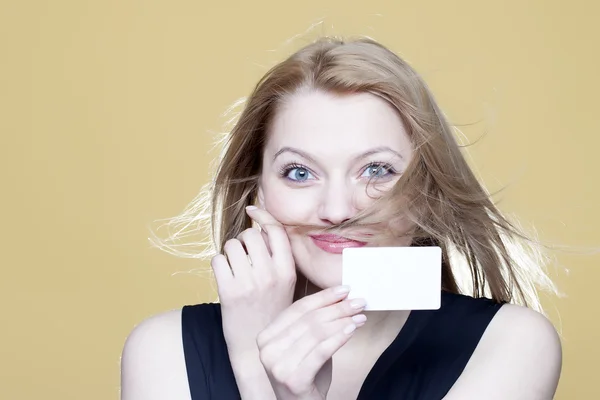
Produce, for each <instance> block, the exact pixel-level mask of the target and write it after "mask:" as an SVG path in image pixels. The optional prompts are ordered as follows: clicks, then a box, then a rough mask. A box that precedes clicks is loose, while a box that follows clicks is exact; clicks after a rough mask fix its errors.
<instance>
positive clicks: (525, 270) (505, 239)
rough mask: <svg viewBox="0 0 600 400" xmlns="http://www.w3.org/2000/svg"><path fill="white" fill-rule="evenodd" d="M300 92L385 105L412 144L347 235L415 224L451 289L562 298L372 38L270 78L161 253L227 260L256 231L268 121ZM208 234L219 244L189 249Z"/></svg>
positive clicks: (305, 56) (308, 52) (323, 42)
mask: <svg viewBox="0 0 600 400" xmlns="http://www.w3.org/2000/svg"><path fill="white" fill-rule="evenodd" d="M301 89H309V90H322V91H326V92H329V93H335V94H339V95H345V94H352V93H370V94H372V95H375V96H378V97H379V98H381V99H384V100H385V101H387V102H388V103H389V104H391V105H392V106H393V107H394V108H395V109H396V110H397V111H398V114H399V115H400V117H401V118H402V120H403V122H404V124H405V126H406V129H407V132H408V134H409V137H410V139H411V141H412V143H413V146H414V153H413V157H412V161H411V162H410V164H409V166H408V167H407V169H406V170H405V171H404V173H403V175H402V176H401V177H400V179H399V180H398V182H397V183H396V185H395V186H394V188H393V189H392V190H391V191H389V192H388V193H385V194H384V195H383V196H382V197H381V198H379V199H378V200H377V201H376V203H375V204H374V205H373V207H370V208H369V209H367V210H365V211H364V212H361V213H360V214H359V215H357V216H356V217H355V218H352V219H351V220H350V221H347V222H345V223H344V224H342V226H341V227H347V226H352V225H357V224H370V223H377V222H378V221H393V220H394V219H397V218H408V219H409V220H410V221H411V222H412V224H413V226H414V227H415V228H414V229H413V230H412V231H411V233H410V234H411V236H412V237H413V238H414V239H413V245H414V246H423V245H433V246H440V247H441V248H442V252H443V276H442V285H443V288H444V290H447V291H450V292H454V293H464V294H469V295H472V296H474V297H482V296H485V297H491V298H492V299H494V300H495V301H498V302H512V303H517V304H522V305H526V306H529V307H531V308H533V309H536V310H538V311H542V307H541V305H540V301H539V297H538V292H537V290H538V289H544V290H549V291H551V292H554V293H556V288H555V286H554V284H553V283H552V281H551V280H550V279H549V277H548V275H547V273H546V271H545V264H546V262H547V259H546V258H545V256H544V253H543V252H542V251H541V246H540V245H538V244H537V242H536V241H535V240H534V239H533V238H532V237H530V236H529V237H528V236H527V235H524V234H523V233H522V232H523V230H522V229H521V228H520V227H518V226H516V224H515V223H514V222H510V221H509V220H508V219H507V218H506V217H505V216H504V215H503V214H502V213H501V212H500V211H499V210H498V208H497V207H496V206H495V204H494V203H493V201H492V199H491V196H490V195H489V193H488V192H487V191H486V190H485V189H484V188H483V187H482V185H481V184H480V183H479V181H478V180H477V178H476V177H475V175H474V174H473V172H472V171H471V169H470V168H469V165H468V164H467V162H466V160H465V158H464V156H463V154H462V152H461V148H460V146H459V145H458V143H457V141H456V139H455V137H454V131H453V129H452V128H451V126H450V125H449V123H448V122H447V121H446V118H445V116H444V115H443V113H442V112H441V111H440V109H439V107H438V105H437V104H436V101H435V100H434V98H433V95H432V93H431V91H430V90H429V88H428V87H427V85H426V84H425V82H424V81H423V80H422V79H421V77H420V76H419V75H418V74H417V72H416V71H415V70H414V69H413V68H411V67H410V66H409V65H408V64H407V63H406V62H405V61H403V60H402V59H401V58H400V57H398V56H397V55H396V54H394V53H393V52H392V51H390V50H389V49H388V48H386V47H385V46H383V45H382V44H380V43H378V42H376V41H374V40H371V39H365V38H361V39H355V40H351V41H346V40H343V39H338V38H331V37H325V38H321V39H319V40H316V41H314V42H313V43H311V44H309V45H307V46H305V47H303V48H302V49H300V50H299V51H297V52H296V53H294V54H293V55H291V56H290V57H289V58H287V59H286V60H284V61H283V62H281V63H279V64H277V65H276V66H275V67H273V68H272V69H271V70H270V71H268V72H267V73H266V74H265V75H264V77H263V78H262V79H261V80H260V81H259V82H258V84H257V85H256V87H255V89H254V91H253V92H252V94H251V95H250V96H249V98H248V99H247V102H246V104H245V107H244V109H243V111H242V112H241V113H240V114H239V116H238V117H237V122H236V123H235V125H234V126H233V129H232V130H231V131H230V132H229V134H228V135H227V136H226V137H225V139H224V141H223V143H222V145H223V152H222V155H221V157H220V159H219V164H218V167H217V169H216V174H215V177H214V180H213V181H212V182H211V183H210V184H209V185H208V187H205V188H204V189H203V190H202V191H201V193H200V194H199V195H198V196H197V197H196V198H195V199H194V200H193V202H192V203H191V204H190V205H189V206H188V207H187V208H186V210H185V211H184V212H183V213H182V214H181V215H179V216H177V217H175V218H172V219H169V220H167V223H166V225H167V226H168V228H169V236H168V237H167V238H166V239H159V238H158V237H157V236H156V235H154V237H153V238H151V241H152V243H153V244H154V245H155V246H157V247H159V248H161V249H163V250H165V251H167V252H170V253H172V254H176V255H178V256H183V257H204V256H207V255H209V254H211V252H207V249H208V248H210V250H212V254H214V253H217V252H221V249H222V248H223V245H224V244H225V242H226V241H227V240H229V239H231V238H235V237H236V236H237V235H239V234H240V233H241V232H242V231H243V230H244V229H246V228H249V227H250V226H251V224H252V223H251V221H250V220H249V218H248V217H247V215H246V213H245V212H244V208H245V207H246V206H248V205H251V204H253V203H254V201H255V198H256V194H257V182H258V177H259V175H260V171H261V161H262V154H263V149H264V146H265V143H266V140H267V130H268V126H269V123H270V121H271V119H272V117H273V115H274V113H276V112H277V109H278V107H279V106H280V105H281V104H282V102H284V101H285V100H286V99H287V98H288V96H290V95H292V94H293V93H296V92H297V91H298V90H301ZM206 228H209V232H207V233H209V234H210V236H211V237H212V243H207V242H204V243H189V242H188V243H186V242H185V240H186V238H188V237H189V236H190V234H193V233H194V232H199V231H201V230H203V229H206ZM194 244H195V245H200V246H202V247H201V250H200V251H199V252H195V253H194V252H190V251H187V250H186V248H190V247H192V248H193V246H192V245H194ZM206 246H208V247H206ZM182 249H183V250H185V251H182Z"/></svg>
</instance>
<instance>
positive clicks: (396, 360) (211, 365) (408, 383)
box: [182, 292, 501, 400]
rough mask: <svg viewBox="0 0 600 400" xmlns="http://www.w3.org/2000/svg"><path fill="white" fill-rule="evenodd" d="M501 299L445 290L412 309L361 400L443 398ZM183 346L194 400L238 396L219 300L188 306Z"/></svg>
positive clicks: (364, 387) (369, 378) (367, 381)
mask: <svg viewBox="0 0 600 400" xmlns="http://www.w3.org/2000/svg"><path fill="white" fill-rule="evenodd" d="M500 307H501V304H498V303H495V302H493V301H492V300H489V299H486V298H480V299H474V298H472V297H468V296H463V295H457V294H450V293H446V292H443V293H442V306H441V308H440V309H439V310H432V311H430V310H427V311H422V310H419V311H412V312H411V313H410V315H409V317H408V319H407V321H406V323H405V324H404V327H403V328H402V330H401V331H400V333H399V334H398V336H397V337H396V338H395V339H394V341H393V342H392V343H391V344H390V346H389V347H388V348H387V349H386V350H385V351H384V352H383V353H382V354H381V356H380V357H379V359H378V360H377V362H376V363H375V365H374V366H373V369H371V371H370V372H369V374H368V375H367V378H366V379H365V381H364V383H363V385H362V388H361V390H360V393H359V395H358V400H367V399H377V400H385V399H403V400H413V399H414V400H417V399H418V400H440V399H442V398H443V397H444V396H445V395H446V394H447V393H448V391H449V390H450V388H452V385H454V383H455V382H456V380H457V379H458V377H459V376H460V374H461V373H462V371H463V369H464V368H465V366H466V364H467V362H468V361H469V358H471V355H472V354H473V351H474V350H475V347H476V346H477V344H478V343H479V340H480V339H481V336H482V335H483V333H484V332H485V330H486V328H487V326H488V324H489V323H490V321H491V320H492V318H493V317H494V315H495V314H496V312H497V311H498V310H499V309H500ZM182 329H183V334H182V336H183V338H182V339H183V350H184V354H185V362H186V368H187V374H188V382H189V385H190V391H191V394H192V400H209V399H211V400H212V399H214V400H230V399H232V400H233V399H240V398H241V397H240V394H239V391H238V389H237V385H236V382H235V377H234V375H233V370H232V368H231V364H230V362H229V356H228V353H227V346H226V344H225V338H224V337H223V329H222V326H221V307H220V305H219V304H212V303H211V304H198V305H192V306H190V305H188V306H184V307H183V310H182Z"/></svg>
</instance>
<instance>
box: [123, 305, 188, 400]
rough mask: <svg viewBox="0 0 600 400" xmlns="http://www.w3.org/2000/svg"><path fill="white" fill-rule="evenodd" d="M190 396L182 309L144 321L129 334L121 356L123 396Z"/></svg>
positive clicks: (132, 399)
mask: <svg viewBox="0 0 600 400" xmlns="http://www.w3.org/2000/svg"><path fill="white" fill-rule="evenodd" d="M167 398H172V399H191V395H190V391H189V385H188V381H187V372H186V367H185V358H184V353H183V342H182V336H181V310H180V309H179V310H173V311H168V312H165V313H161V314H158V315H155V316H153V317H150V318H148V319H146V320H144V321H142V322H141V323H140V324H139V325H137V326H136V327H135V328H134V329H133V330H132V331H131V333H130V334H129V336H128V337H127V340H126V341H125V345H124V347H123V355H122V357H121V399H122V400H138V399H140V400H141V399H144V400H153V399H167Z"/></svg>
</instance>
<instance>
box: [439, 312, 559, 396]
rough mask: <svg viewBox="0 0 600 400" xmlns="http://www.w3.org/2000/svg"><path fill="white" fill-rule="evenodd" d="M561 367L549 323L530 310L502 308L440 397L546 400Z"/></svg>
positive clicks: (557, 343)
mask: <svg viewBox="0 0 600 400" xmlns="http://www.w3.org/2000/svg"><path fill="white" fill-rule="evenodd" d="M561 366H562V347H561V343H560V338H559V335H558V333H557V332H556V329H555V328H554V326H553V324H552V323H551V322H550V321H549V320H548V319H547V318H546V317H545V316H543V315H542V314H540V313H538V312H536V311H534V310H531V309H529V308H526V307H521V306H517V305H512V304H505V305H503V306H502V307H501V308H500V310H499V311H498V312H497V314H496V315H495V317H494V318H493V319H492V321H491V322H490V324H489V326H488V328H487V330H486V331H485V333H484V335H483V336H482V338H481V341H480V342H479V344H478V346H477V348H476V350H475V352H474V353H473V355H472V356H471V359H470V360H469V362H468V364H467V366H466V368H465V370H464V371H463V373H462V375H461V376H460V378H459V379H458V380H457V382H456V383H455V385H454V387H453V388H452V389H451V390H450V392H449V393H448V395H447V396H446V399H447V400H451V399H465V400H466V399H481V398H486V399H490V400H492V399H514V400H519V399H528V400H530V399H535V400H538V399H539V400H542V399H543V400H546V399H552V398H553V397H554V393H555V391H556V387H557V385H558V380H559V377H560V371H561Z"/></svg>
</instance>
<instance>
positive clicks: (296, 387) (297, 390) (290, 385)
mask: <svg viewBox="0 0 600 400" xmlns="http://www.w3.org/2000/svg"><path fill="white" fill-rule="evenodd" d="M283 385H284V386H285V388H286V389H287V390H288V391H289V392H290V393H292V394H293V395H296V396H298V395H301V394H304V393H306V391H307V386H308V385H307V384H306V382H305V380H304V379H302V378H300V377H298V375H297V374H289V376H288V378H287V379H286V380H285V381H284V382H283Z"/></svg>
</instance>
